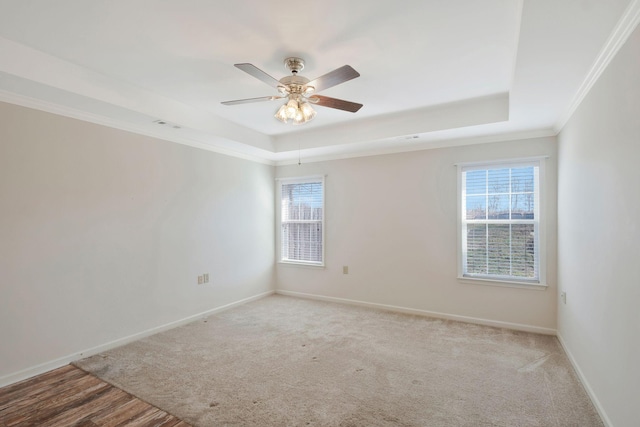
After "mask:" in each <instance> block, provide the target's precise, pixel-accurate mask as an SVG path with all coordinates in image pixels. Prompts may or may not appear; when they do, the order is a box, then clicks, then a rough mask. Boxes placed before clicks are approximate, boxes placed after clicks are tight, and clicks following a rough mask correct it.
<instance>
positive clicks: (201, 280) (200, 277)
mask: <svg viewBox="0 0 640 427" xmlns="http://www.w3.org/2000/svg"><path fill="white" fill-rule="evenodd" d="M203 283H204V277H202V276H198V285H202V284H203Z"/></svg>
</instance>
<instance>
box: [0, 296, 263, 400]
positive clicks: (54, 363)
mask: <svg viewBox="0 0 640 427" xmlns="http://www.w3.org/2000/svg"><path fill="white" fill-rule="evenodd" d="M273 293H275V291H268V292H263V293H261V294H258V295H254V296H251V297H248V298H244V299H241V300H239V301H235V302H232V303H229V304H226V305H223V306H221V307H216V308H212V309H211V310H207V311H203V312H201V313H198V314H194V315H192V316H189V317H185V318H184V319H180V320H176V321H174V322H170V323H167V324H164V325H161V326H157V327H155V328H151V329H147V330H145V331H142V332H138V333H135V334H133V335H129V336H127V337H123V338H119V339H117V340H114V341H111V342H108V343H105V344H101V345H98V346H96V347H92V348H89V349H86V350H82V351H79V352H76V353H72V354H69V355H67V356H64V357H60V358H58V359H55V360H51V361H49V362H45V363H41V364H39V365H36V366H32V367H30V368H27V369H23V370H21V371H18V372H15V373H13V374H9V375H5V376H3V377H0V387H4V386H7V385H10V384H13V383H17V382H18V381H22V380H26V379H28V378H31V377H33V376H35V375H40V374H43V373H45V372H48V371H51V370H52V369H56V368H60V367H61V366H65V365H68V364H69V363H71V362H73V361H75V360H78V359H82V358H84V357H90V356H93V355H95V354H98V353H102V352H105V351H107V350H110V349H112V348H116V347H120V346H122V345H125V344H128V343H130V342H132V341H136V340H139V339H142V338H145V337H148V336H150V335H154V334H157V333H159V332H164V331H167V330H169V329H173V328H176V327H178V326H182V325H185V324H187V323H191V322H193V321H195V320H198V319H202V318H204V317H207V316H211V315H212V314H216V313H220V312H221V311H225V310H229V309H230V308H233V307H236V306H239V305H242V304H246V303H248V302H251V301H255V300H258V299H261V298H264V297H266V296H269V295H272V294H273Z"/></svg>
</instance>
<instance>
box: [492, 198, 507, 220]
mask: <svg viewBox="0 0 640 427" xmlns="http://www.w3.org/2000/svg"><path fill="white" fill-rule="evenodd" d="M488 199H489V200H488V205H489V206H487V218H488V219H509V195H508V194H501V195H497V194H490V195H489V196H488Z"/></svg>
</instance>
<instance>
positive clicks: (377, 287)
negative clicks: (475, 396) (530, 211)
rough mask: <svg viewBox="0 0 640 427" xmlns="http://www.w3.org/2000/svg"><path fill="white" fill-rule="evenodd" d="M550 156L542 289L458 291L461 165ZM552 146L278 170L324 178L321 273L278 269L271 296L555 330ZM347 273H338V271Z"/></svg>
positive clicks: (510, 145) (548, 142)
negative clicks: (312, 297) (458, 167)
mask: <svg viewBox="0 0 640 427" xmlns="http://www.w3.org/2000/svg"><path fill="white" fill-rule="evenodd" d="M529 156H549V158H548V159H547V160H546V161H545V162H546V187H545V194H544V195H543V197H544V198H543V203H544V209H545V210H544V212H545V214H546V219H547V221H546V230H547V233H546V236H545V237H546V241H547V245H546V254H547V256H546V261H547V283H548V284H549V287H548V289H546V290H544V291H540V290H529V289H516V288H507V287H496V286H487V285H479V284H470V283H463V282H460V281H459V280H458V279H457V278H456V276H457V261H456V260H457V245H458V242H457V237H456V236H457V222H456V218H457V215H456V210H457V170H456V167H455V166H454V165H455V164H456V163H460V162H470V161H482V160H496V159H508V158H521V157H529ZM556 170H557V168H556V141H555V138H541V139H535V140H524V141H509V142H503V143H494V144H482V145H471V146H464V147H454V148H443V149H433V150H424V151H416V152H410V153H401V154H392V155H383V156H371V157H360V158H354V159H345V160H335V161H326V162H317V163H307V164H305V163H304V159H303V164H302V165H301V166H298V165H292V166H283V167H278V168H277V171H276V174H277V175H278V176H279V177H289V176H306V175H317V174H323V175H327V177H326V268H324V269H322V268H310V267H306V268H305V267H300V266H293V265H286V264H278V266H277V269H276V270H277V287H278V290H279V291H286V292H287V291H288V292H296V293H303V294H311V295H315V296H322V297H331V298H342V299H349V300H354V301H359V302H365V303H375V304H383V305H393V306H398V307H404V308H410V309H414V310H424V311H429V312H436V313H442V314H445V315H452V316H458V317H469V318H473V320H480V321H488V323H494V324H499V322H505V323H508V324H510V325H509V326H512V327H522V326H525V327H530V329H533V330H539V331H544V332H552V333H553V332H554V331H555V328H556ZM345 265H347V266H349V274H348V275H343V274H342V266H345Z"/></svg>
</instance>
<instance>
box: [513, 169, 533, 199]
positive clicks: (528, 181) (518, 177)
mask: <svg viewBox="0 0 640 427" xmlns="http://www.w3.org/2000/svg"><path fill="white" fill-rule="evenodd" d="M533 180H534V174H533V166H528V167H526V168H513V169H511V191H512V192H514V193H519V192H533Z"/></svg>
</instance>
